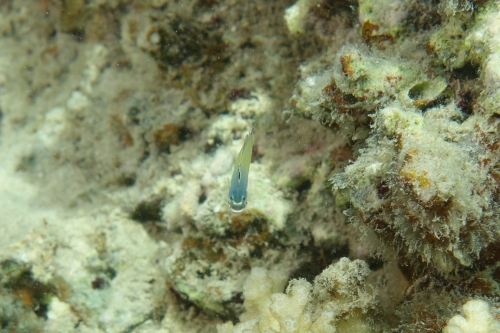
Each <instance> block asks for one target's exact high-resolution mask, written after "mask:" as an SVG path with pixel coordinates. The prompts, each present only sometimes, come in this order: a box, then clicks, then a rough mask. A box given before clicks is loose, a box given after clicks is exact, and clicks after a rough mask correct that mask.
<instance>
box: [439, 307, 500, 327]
mask: <svg viewBox="0 0 500 333" xmlns="http://www.w3.org/2000/svg"><path fill="white" fill-rule="evenodd" d="M463 312H464V316H465V318H464V317H462V316H460V315H456V316H454V317H453V318H451V319H450V320H449V321H448V324H447V325H446V327H445V328H444V329H443V333H473V332H474V333H482V332H484V333H486V332H490V333H495V332H500V321H498V320H497V319H496V318H495V317H494V316H493V314H492V313H491V310H490V306H489V304H488V303H486V302H485V301H483V300H470V301H468V302H467V303H465V304H464V306H463Z"/></svg>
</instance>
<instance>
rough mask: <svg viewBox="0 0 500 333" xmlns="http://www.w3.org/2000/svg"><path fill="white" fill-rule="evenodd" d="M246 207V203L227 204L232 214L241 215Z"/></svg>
mask: <svg viewBox="0 0 500 333" xmlns="http://www.w3.org/2000/svg"><path fill="white" fill-rule="evenodd" d="M246 206H247V203H246V202H238V203H236V202H229V208H230V209H231V212H233V213H241V212H242V211H243V209H245V207H246Z"/></svg>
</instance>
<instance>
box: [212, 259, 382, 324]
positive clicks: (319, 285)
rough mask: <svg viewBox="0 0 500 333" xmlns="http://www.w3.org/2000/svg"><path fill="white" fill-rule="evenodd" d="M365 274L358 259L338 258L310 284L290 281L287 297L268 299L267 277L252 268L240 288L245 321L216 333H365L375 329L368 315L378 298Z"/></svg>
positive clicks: (278, 296) (270, 277) (265, 274)
mask: <svg viewBox="0 0 500 333" xmlns="http://www.w3.org/2000/svg"><path fill="white" fill-rule="evenodd" d="M369 272H370V270H369V269H368V267H367V265H366V264H365V263H364V262H362V261H361V260H355V261H350V260H349V259H347V258H342V259H340V261H339V262H338V263H336V264H334V265H331V266H329V267H328V268H327V269H325V270H324V271H323V272H322V273H321V274H320V275H319V276H317V277H316V278H315V279H314V284H311V283H309V282H307V281H306V280H304V279H298V280H292V281H290V283H289V284H288V287H287V289H286V293H284V294H282V293H276V294H270V293H271V292H272V283H271V282H270V281H272V280H273V279H272V276H270V275H269V273H267V272H266V271H264V270H262V269H254V270H252V273H251V275H250V276H249V278H248V280H247V282H246V284H245V290H244V295H245V299H246V301H245V304H244V305H245V308H246V309H247V311H248V312H247V313H245V314H244V316H242V319H244V320H245V321H244V322H243V323H241V324H237V325H236V326H233V324H232V323H230V322H229V323H226V324H223V325H219V326H218V332H219V333H239V332H255V333H260V332H269V333H271V332H281V333H288V332H297V333H307V332H312V333H327V332H336V331H340V332H341V331H344V330H345V331H356V332H370V331H371V330H372V329H373V328H374V327H371V325H372V323H371V320H370V319H369V318H370V317H369V313H371V312H373V311H374V309H375V306H376V304H377V297H376V292H375V290H374V289H373V288H371V287H370V286H366V285H364V283H365V279H366V276H367V275H368V273H369ZM257 281H258V282H257ZM252 317H253V318H252Z"/></svg>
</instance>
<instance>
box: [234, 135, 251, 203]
mask: <svg viewBox="0 0 500 333" xmlns="http://www.w3.org/2000/svg"><path fill="white" fill-rule="evenodd" d="M253 142H254V134H253V127H252V129H251V130H250V133H249V134H248V135H247V137H246V138H245V142H244V143H243V147H242V148H241V150H240V153H239V154H238V157H237V158H236V161H235V162H234V170H233V176H232V177H231V184H230V187H229V208H231V211H232V212H233V213H241V212H242V211H243V209H245V207H246V205H247V186H248V172H249V170H250V162H252V148H253Z"/></svg>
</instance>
